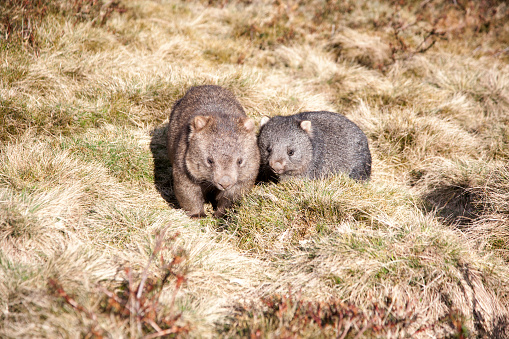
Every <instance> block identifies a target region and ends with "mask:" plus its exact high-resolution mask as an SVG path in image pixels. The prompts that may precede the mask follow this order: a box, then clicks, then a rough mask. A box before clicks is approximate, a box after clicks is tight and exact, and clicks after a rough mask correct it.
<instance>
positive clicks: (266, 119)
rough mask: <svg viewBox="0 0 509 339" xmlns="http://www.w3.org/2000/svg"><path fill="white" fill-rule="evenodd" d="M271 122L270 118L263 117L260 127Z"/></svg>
mask: <svg viewBox="0 0 509 339" xmlns="http://www.w3.org/2000/svg"><path fill="white" fill-rule="evenodd" d="M269 120H270V118H269V117H262V120H260V127H261V126H263V125H265V124H266V123H267V122H269Z"/></svg>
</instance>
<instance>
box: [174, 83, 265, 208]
mask: <svg viewBox="0 0 509 339" xmlns="http://www.w3.org/2000/svg"><path fill="white" fill-rule="evenodd" d="M168 154H169V158H170V161H171V163H172V166H173V186H174V190H175V196H176V198H177V200H178V202H179V204H180V207H181V208H183V209H184V210H186V212H187V214H188V215H189V216H191V217H203V216H205V211H204V208H203V204H204V203H205V202H206V201H210V202H212V205H213V207H214V208H215V209H216V210H215V212H214V216H215V217H221V216H223V215H224V213H225V209H226V208H228V207H230V205H231V204H232V202H233V201H235V200H236V199H238V198H239V197H240V196H241V195H242V194H243V193H245V192H247V191H248V190H249V189H251V187H252V186H253V184H254V182H255V179H256V176H257V174H258V169H259V164H260V153H259V150H258V146H257V143H256V133H255V124H254V122H253V120H251V119H249V118H248V117H247V116H246V113H245V112H244V109H243V108H242V106H241V105H240V103H239V102H238V101H237V99H235V97H234V95H233V94H232V93H231V92H230V91H228V90H227V89H224V88H222V87H219V86H212V85H206V86H197V87H192V88H191V89H190V90H189V91H188V92H187V93H186V94H185V95H184V97H182V98H181V99H180V100H178V101H177V102H176V103H175V105H174V106H173V110H172V112H171V116H170V124H169V125H168Z"/></svg>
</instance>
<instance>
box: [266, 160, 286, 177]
mask: <svg viewBox="0 0 509 339" xmlns="http://www.w3.org/2000/svg"><path fill="white" fill-rule="evenodd" d="M269 165H270V167H271V168H272V170H273V171H274V172H276V173H277V174H283V173H284V172H285V167H286V162H285V161H284V160H279V161H272V160H271V161H269Z"/></svg>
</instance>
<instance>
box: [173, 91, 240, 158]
mask: <svg viewBox="0 0 509 339" xmlns="http://www.w3.org/2000/svg"><path fill="white" fill-rule="evenodd" d="M198 115H202V116H215V117H218V118H220V119H223V120H226V121H228V119H229V118H234V117H246V113H245V112H244V109H243V108H242V106H241V105H240V103H239V102H238V101H237V99H236V98H235V96H234V95H233V94H232V93H231V92H230V91H229V90H227V89H225V88H222V87H220V86H215V85H204V86H195V87H192V88H190V89H189V90H188V91H187V92H186V94H185V95H184V96H183V97H182V98H181V99H180V100H178V101H177V102H176V103H175V105H174V106H173V110H172V112H171V115H170V123H169V126H168V145H167V146H168V152H169V157H170V160H171V161H172V163H173V159H174V155H175V154H176V152H177V148H178V145H179V142H184V139H185V138H186V135H187V133H188V132H189V131H188V130H187V129H188V125H189V122H190V121H191V119H192V118H193V117H195V116H198ZM225 118H226V119H225Z"/></svg>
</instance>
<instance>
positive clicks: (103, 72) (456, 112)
mask: <svg viewBox="0 0 509 339" xmlns="http://www.w3.org/2000/svg"><path fill="white" fill-rule="evenodd" d="M78 3H81V4H83V6H82V7H79V8H78V7H73V6H70V5H69V6H67V7H66V6H64V5H66V4H68V3H67V2H61V1H58V0H54V1H50V0H46V1H42V2H41V3H40V4H43V5H48V6H50V7H49V10H48V11H47V12H45V14H43V15H41V8H40V7H37V6H35V7H33V6H32V7H25V9H24V10H21V9H22V8H23V7H22V6H21V2H16V1H9V2H8V3H7V4H6V5H4V7H1V8H0V16H1V17H2V18H4V17H6V16H9V20H11V19H12V18H14V17H15V16H13V14H12V13H18V14H19V15H20V16H18V17H16V18H17V19H16V20H14V19H12V20H11V21H9V22H10V24H11V26H10V27H11V29H12V31H9V32H11V33H9V34H10V35H9V34H7V35H6V33H7V26H6V24H5V23H6V22H7V21H3V23H2V25H0V33H1V35H2V40H0V310H1V313H0V314H1V315H0V336H2V337H6V338H17V337H48V338H52V337H69V336H87V335H93V334H94V333H95V334H98V333H102V334H103V335H105V336H111V337H115V338H117V337H118V338H122V337H143V336H144V335H148V334H151V333H152V334H153V333H155V332H157V329H156V328H150V327H147V328H145V327H143V328H141V327H139V326H138V324H139V321H138V322H137V321H136V319H134V318H132V317H125V316H122V315H120V314H119V313H118V312H117V311H115V310H113V309H112V308H108V307H105V303H106V301H107V300H108V297H107V294H105V291H107V292H108V293H114V294H116V295H117V296H122V295H123V294H122V293H124V292H125V291H126V286H129V279H131V280H132V283H133V284H134V283H138V282H139V281H140V279H142V277H143V275H144V273H143V271H144V269H145V267H146V266H147V263H150V265H149V266H148V267H149V269H148V270H147V272H148V273H147V274H148V280H150V281H151V283H150V284H149V285H150V286H156V285H151V284H152V282H153V283H154V284H156V283H157V282H158V281H159V282H160V279H161V278H162V277H163V275H164V264H163V263H161V262H160V260H150V257H151V254H152V253H153V251H155V249H156V247H157V246H156V243H157V241H156V234H158V233H159V232H160V231H161V230H163V229H166V228H168V231H167V235H166V238H165V239H166V240H165V246H163V248H162V249H161V252H160V255H162V257H163V258H164V259H165V260H166V261H168V260H171V257H172V256H173V255H174V254H175V253H186V255H185V256H184V258H185V260H184V261H183V262H181V263H180V264H179V265H178V267H177V269H178V270H179V272H184V273H185V274H184V275H185V278H186V282H185V283H184V285H183V286H182V287H181V288H179V289H176V287H175V286H176V284H177V280H178V278H176V277H174V276H172V277H170V279H169V281H168V282H167V284H166V285H164V286H163V287H162V290H161V294H160V296H159V298H158V301H159V305H158V306H157V307H158V308H157V310H158V312H159V314H160V315H161V317H163V316H171V315H176V314H180V313H181V318H180V319H178V321H177V324H179V325H185V324H189V325H190V332H189V336H191V337H217V336H224V337H236V336H239V335H241V336H250V335H254V336H256V335H263V336H267V337H278V336H284V335H299V336H302V337H315V336H317V335H318V336H320V335H323V336H325V335H330V336H339V335H342V334H345V335H349V336H351V337H354V336H355V335H357V334H358V333H359V331H361V330H362V326H366V324H367V323H365V322H363V321H364V320H362V319H361V318H359V319H360V320H359V319H358V320H355V321H358V322H353V323H352V324H354V325H352V326H353V327H351V332H348V331H350V330H347V331H346V332H344V329H345V328H343V330H340V329H339V327H334V326H333V327H327V328H326V327H323V328H322V327H321V326H319V325H318V323H319V321H324V322H326V321H329V320H330V319H332V318H327V317H326V315H324V314H325V313H321V315H317V314H318V313H313V312H315V311H316V307H317V305H320V303H321V304H322V305H323V309H324V310H331V307H336V306H335V305H340V304H341V303H349V305H350V306H349V307H351V309H357V310H359V312H362V314H366V315H367V314H372V313H370V312H374V311H373V310H374V309H375V305H378V307H379V309H381V310H383V311H384V312H386V313H385V314H386V315H387V316H384V317H385V319H384V317H382V318H381V319H378V320H380V324H381V326H382V329H381V330H380V331H381V332H380V331H379V332H376V331H377V330H369V331H371V332H369V331H368V332H366V333H365V334H366V335H367V334H368V333H370V335H372V336H373V337H377V336H381V337H390V338H400V337H405V336H414V337H444V336H447V335H458V336H459V335H470V336H472V337H477V336H479V337H482V336H486V337H494V338H497V337H498V338H503V337H506V336H507V335H508V331H509V328H508V326H509V325H508V319H509V318H508V317H509V310H508V309H507V305H508V304H509V278H508V277H509V241H508V239H509V226H508V225H509V206H508V201H509V196H508V192H509V184H508V183H509V169H508V167H507V162H508V161H509V138H508V137H509V134H508V133H509V132H508V130H509V119H508V117H507V111H508V110H509V66H508V64H507V62H508V60H509V59H508V55H509V54H508V53H507V36H508V35H507V30H508V27H509V26H508V22H509V20H507V17H508V13H509V12H508V11H509V9H508V7H507V5H505V3H504V2H502V1H495V0H490V1H484V2H480V3H477V2H474V1H467V0H465V1H457V3H458V4H457V5H455V4H454V3H453V2H448V1H430V2H426V3H425V4H424V5H423V3H422V2H408V3H407V4H406V5H405V6H398V5H397V4H396V3H395V2H393V1H375V2H358V1H346V2H341V3H338V2H332V1H323V0H314V1H312V2H310V3H307V4H306V5H304V4H303V3H299V2H297V1H289V2H276V1H275V2H266V1H252V2H251V1H209V2H205V1H188V2H185V3H184V2H178V1H165V2H157V1H141V0H140V1H138V0H137V1H125V2H122V3H117V2H112V3H109V5H108V6H109V7H104V8H103V9H102V10H101V9H100V7H97V6H102V5H104V4H105V3H104V2H101V1H99V2H97V3H96V2H92V1H85V0H83V1H78V2H76V4H78ZM421 5H423V6H421ZM20 6H21V7H20ZM62 6H64V7H62ZM86 6H96V7H86ZM86 8H88V9H86ZM398 13H399V14H398ZM444 13H445V16H440V15H442V14H444ZM417 14H421V15H420V16H418V15H417ZM20 18H23V20H27V19H28V18H29V19H30V20H31V22H32V24H31V26H30V27H29V29H28V28H27V27H26V26H20V24H21V23H22V21H20V20H18V19H20ZM23 22H25V21H23ZM433 29H434V31H433ZM430 32H434V33H432V34H431V35H430ZM6 36H9V38H4V37H6ZM198 84H217V85H221V86H225V87H227V88H229V89H231V90H232V91H233V92H234V93H235V94H236V96H237V97H238V98H239V101H240V102H241V103H242V105H243V106H244V107H245V109H246V112H247V113H248V115H250V116H251V117H254V118H255V119H259V118H260V117H261V116H263V115H265V116H274V115H289V114H294V113H297V112H299V111H304V110H331V111H337V112H340V113H343V114H345V115H346V116H348V117H349V118H350V119H352V120H353V121H354V122H356V123H357V124H358V125H359V126H360V127H361V129H362V130H363V131H364V132H365V133H366V135H367V136H368V139H369V142H370V147H371V152H372V154H373V176H372V179H371V181H370V182H369V183H367V184H361V183H357V182H354V181H352V180H349V179H348V178H346V177H344V176H341V175H338V176H336V177H333V178H329V179H327V180H321V181H308V180H291V181H286V182H282V183H278V184H274V183H264V184H260V185H257V186H256V187H255V188H254V189H253V191H252V192H251V193H250V194H248V195H246V196H245V197H244V198H243V199H242V201H241V202H239V204H238V205H237V206H236V207H235V208H234V209H232V210H231V211H230V212H229V214H228V216H227V218H225V219H220V220H215V219H212V218H210V217H209V218H205V219H202V220H200V221H196V220H190V219H188V218H187V217H186V216H185V214H184V213H183V212H182V211H181V210H179V209H178V206H177V205H176V202H175V199H174V197H173V196H172V187H171V175H170V173H171V172H170V171H169V162H168V159H167V155H166V154H167V153H166V146H165V126H166V125H165V124H166V121H167V119H168V115H169V112H170V110H171V107H172V105H173V103H174V102H175V100H176V99H178V98H179V97H181V96H182V95H183V93H184V92H185V91H186V89H187V88H189V87H190V86H193V85H198ZM176 233H178V234H179V235H178V236H177V237H176V238H175V240H174V241H172V240H171V239H172V237H173V235H175V234H176ZM127 272H130V273H129V274H128V273H127ZM129 277H131V278H129ZM148 280H147V281H148ZM50 281H54V282H56V283H58V284H59V285H58V286H61V288H62V289H63V290H65V293H67V296H68V297H69V298H72V299H73V300H74V301H76V303H78V304H79V305H80V306H81V307H82V308H79V307H75V306H72V304H71V303H69V301H68V300H69V299H66V298H65V297H62V295H63V294H62V293H60V295H59V294H58V293H55V287H54V286H56V285H52V283H50ZM52 286H53V287H52ZM175 291H177V292H176V293H177V294H176V299H175V304H173V296H174V293H175ZM280 296H282V297H281V298H283V299H281V298H280ZM284 298H286V299H284ZM66 300H67V301H66ZM281 300H283V301H281ZM284 300H286V301H284ZM308 302H309V305H311V306H312V307H311V306H310V307H311V308H313V307H315V308H314V309H313V310H312V309H308V311H303V310H304V308H302V309H299V308H298V305H308V304H307V303H308ZM268 303H269V304H270V303H272V304H271V305H272V309H270V308H269V309H268V308H267V307H268V306H267V305H268ZM276 304H277V305H279V306H277V307H280V306H281V307H285V305H286V306H288V307H289V308H290V309H287V310H286V311H281V312H280V311H278V309H277V307H276ZM341 305H343V304H341ZM306 307H307V306H306ZM338 307H339V306H338ZM278 312H279V313H278ZM299 312H300V313H299ZM331 312H332V311H331ZM338 312H339V311H338ZM92 314H93V315H94V316H92ZM310 314H312V315H313V316H312V317H311V316H310ZM335 314H336V313H335ZM320 316H321V317H322V318H320ZM336 316H339V315H338V314H336ZM317 317H318V318H320V319H318V320H317ZM401 318H407V319H411V320H408V321H407V322H405V323H401V322H399V323H397V324H396V325H394V323H392V324H393V325H394V326H396V327H391V326H393V325H391V323H390V321H389V322H387V319H389V320H391V319H401ZM327 319H329V320H327ZM335 319H336V321H337V319H339V318H335ZM352 319H353V318H352ZM378 320H377V321H378ZM331 321H332V320H331ZM352 321H354V320H352ZM296 324H297V325H296ZM335 324H336V325H337V323H335ZM295 326H297V327H295ZM338 326H339V325H338ZM355 326H358V327H359V328H355ZM462 326H463V327H462ZM417 331H418V332H417ZM377 333H378V334H377Z"/></svg>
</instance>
